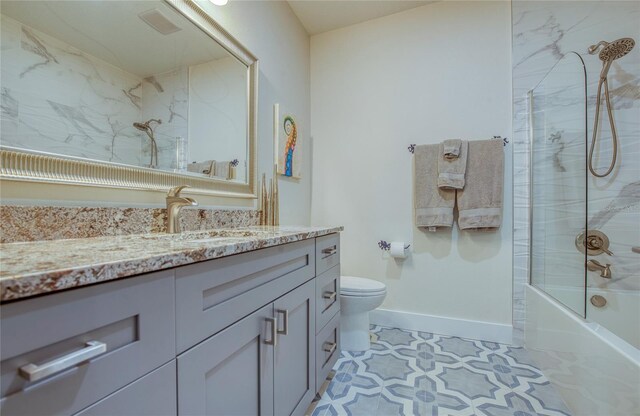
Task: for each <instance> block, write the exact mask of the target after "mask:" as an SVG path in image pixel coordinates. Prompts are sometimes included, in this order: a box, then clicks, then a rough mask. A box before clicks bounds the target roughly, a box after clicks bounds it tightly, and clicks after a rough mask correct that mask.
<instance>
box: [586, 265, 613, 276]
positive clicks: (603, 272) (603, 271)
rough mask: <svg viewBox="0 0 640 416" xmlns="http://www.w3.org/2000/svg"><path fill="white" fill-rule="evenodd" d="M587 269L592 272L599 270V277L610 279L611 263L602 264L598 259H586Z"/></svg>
mask: <svg viewBox="0 0 640 416" xmlns="http://www.w3.org/2000/svg"><path fill="white" fill-rule="evenodd" d="M587 269H589V270H591V271H592V272H595V271H599V272H600V277H604V278H605V279H611V265H610V264H609V263H607V264H606V265H603V264H601V263H600V262H599V261H598V260H589V261H587Z"/></svg>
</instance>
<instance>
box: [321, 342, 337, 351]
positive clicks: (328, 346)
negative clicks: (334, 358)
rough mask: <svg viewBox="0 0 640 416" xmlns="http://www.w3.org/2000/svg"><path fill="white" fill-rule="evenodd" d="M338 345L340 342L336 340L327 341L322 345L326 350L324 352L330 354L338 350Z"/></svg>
mask: <svg viewBox="0 0 640 416" xmlns="http://www.w3.org/2000/svg"><path fill="white" fill-rule="evenodd" d="M337 346H338V344H337V343H335V342H325V343H324V344H323V345H322V349H323V350H324V352H328V353H329V354H333V352H334V351H335V350H336V347H337Z"/></svg>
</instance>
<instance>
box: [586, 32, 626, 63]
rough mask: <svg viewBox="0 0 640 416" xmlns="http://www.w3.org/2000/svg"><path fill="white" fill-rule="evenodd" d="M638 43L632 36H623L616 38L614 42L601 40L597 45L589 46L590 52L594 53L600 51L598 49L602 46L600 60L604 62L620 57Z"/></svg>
mask: <svg viewBox="0 0 640 416" xmlns="http://www.w3.org/2000/svg"><path fill="white" fill-rule="evenodd" d="M635 45H636V42H635V41H634V40H633V39H631V38H621V39H618V40H614V41H613V42H610V43H609V42H605V41H600V42H598V43H596V44H595V45H591V46H589V53H590V54H591V55H594V54H595V53H596V52H598V49H600V47H601V46H602V47H603V48H602V50H601V51H600V53H599V54H598V57H599V58H600V60H602V61H604V62H608V61H614V60H616V59H620V58H622V57H623V56H625V55H626V54H628V53H629V52H631V49H633V47H634V46H635Z"/></svg>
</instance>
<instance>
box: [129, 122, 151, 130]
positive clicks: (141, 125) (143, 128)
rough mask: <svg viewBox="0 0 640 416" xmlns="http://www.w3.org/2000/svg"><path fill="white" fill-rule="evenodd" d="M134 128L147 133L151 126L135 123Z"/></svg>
mask: <svg viewBox="0 0 640 416" xmlns="http://www.w3.org/2000/svg"><path fill="white" fill-rule="evenodd" d="M133 127H135V128H137V129H138V130H140V131H147V130H148V129H149V125H147V124H145V123H133Z"/></svg>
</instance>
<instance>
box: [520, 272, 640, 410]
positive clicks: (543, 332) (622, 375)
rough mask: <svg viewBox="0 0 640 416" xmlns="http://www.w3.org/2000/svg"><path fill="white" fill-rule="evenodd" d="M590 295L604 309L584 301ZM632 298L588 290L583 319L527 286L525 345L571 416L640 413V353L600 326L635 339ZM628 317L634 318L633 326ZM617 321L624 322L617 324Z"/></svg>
mask: <svg viewBox="0 0 640 416" xmlns="http://www.w3.org/2000/svg"><path fill="white" fill-rule="evenodd" d="M545 289H546V290H549V291H550V292H551V293H552V294H554V296H557V297H559V298H563V299H576V298H579V297H580V296H582V294H581V291H582V289H579V288H576V289H571V288H558V287H556V288H553V287H551V288H550V287H547V288H545ZM563 290H568V291H570V292H563ZM573 290H575V291H579V292H577V293H574V292H572V291H573ZM596 294H600V295H601V296H604V297H605V298H606V299H607V304H608V306H609V309H607V308H606V307H605V308H602V309H598V308H595V307H594V306H593V305H591V303H589V298H590V297H591V296H593V295H596ZM638 296H640V295H639V294H637V293H634V292H630V293H624V292H622V291H613V290H606V289H596V288H589V289H588V294H587V302H588V307H587V316H589V318H590V319H589V320H585V319H583V318H582V317H580V316H578V315H576V314H575V313H573V312H572V311H570V310H569V309H568V308H566V307H565V306H564V305H562V304H561V303H560V302H559V301H557V300H556V299H554V298H553V297H552V296H550V295H548V294H546V293H544V292H542V291H541V290H538V289H536V288H534V287H532V286H529V285H527V288H526V297H527V299H526V320H525V345H526V347H527V349H528V350H529V352H530V354H531V357H532V358H533V360H534V361H535V362H536V364H537V365H538V366H539V367H540V369H541V370H542V371H543V372H544V373H545V375H546V376H547V377H548V378H549V380H550V381H551V382H552V383H553V384H554V385H555V387H556V389H557V390H558V392H559V393H560V394H561V396H562V397H563V399H564V400H565V402H566V404H567V406H568V407H569V409H570V410H571V411H572V413H573V414H574V415H580V416H582V415H594V416H595V415H603V416H611V415H625V416H626V415H640V395H639V394H638V392H639V391H640V349H638V348H636V346H634V345H632V344H631V343H630V342H627V341H626V340H625V339H623V338H622V337H620V336H617V335H616V334H614V333H613V332H612V331H610V330H609V329H607V328H605V327H604V325H607V326H608V327H609V328H612V329H613V330H615V331H618V332H619V333H621V334H622V333H624V334H625V335H624V337H625V338H627V339H630V340H633V339H636V340H637V336H638V333H637V331H638V328H637V323H638V314H637V313H636V314H635V315H628V313H633V311H634V308H636V307H637V305H638V301H639V299H638ZM634 302H635V303H634ZM635 310H636V311H637V309H635ZM631 317H635V328H633V326H634V323H633V322H630V321H631V319H630V318H631ZM620 318H626V319H625V321H626V322H619V321H621V319H620Z"/></svg>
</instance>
